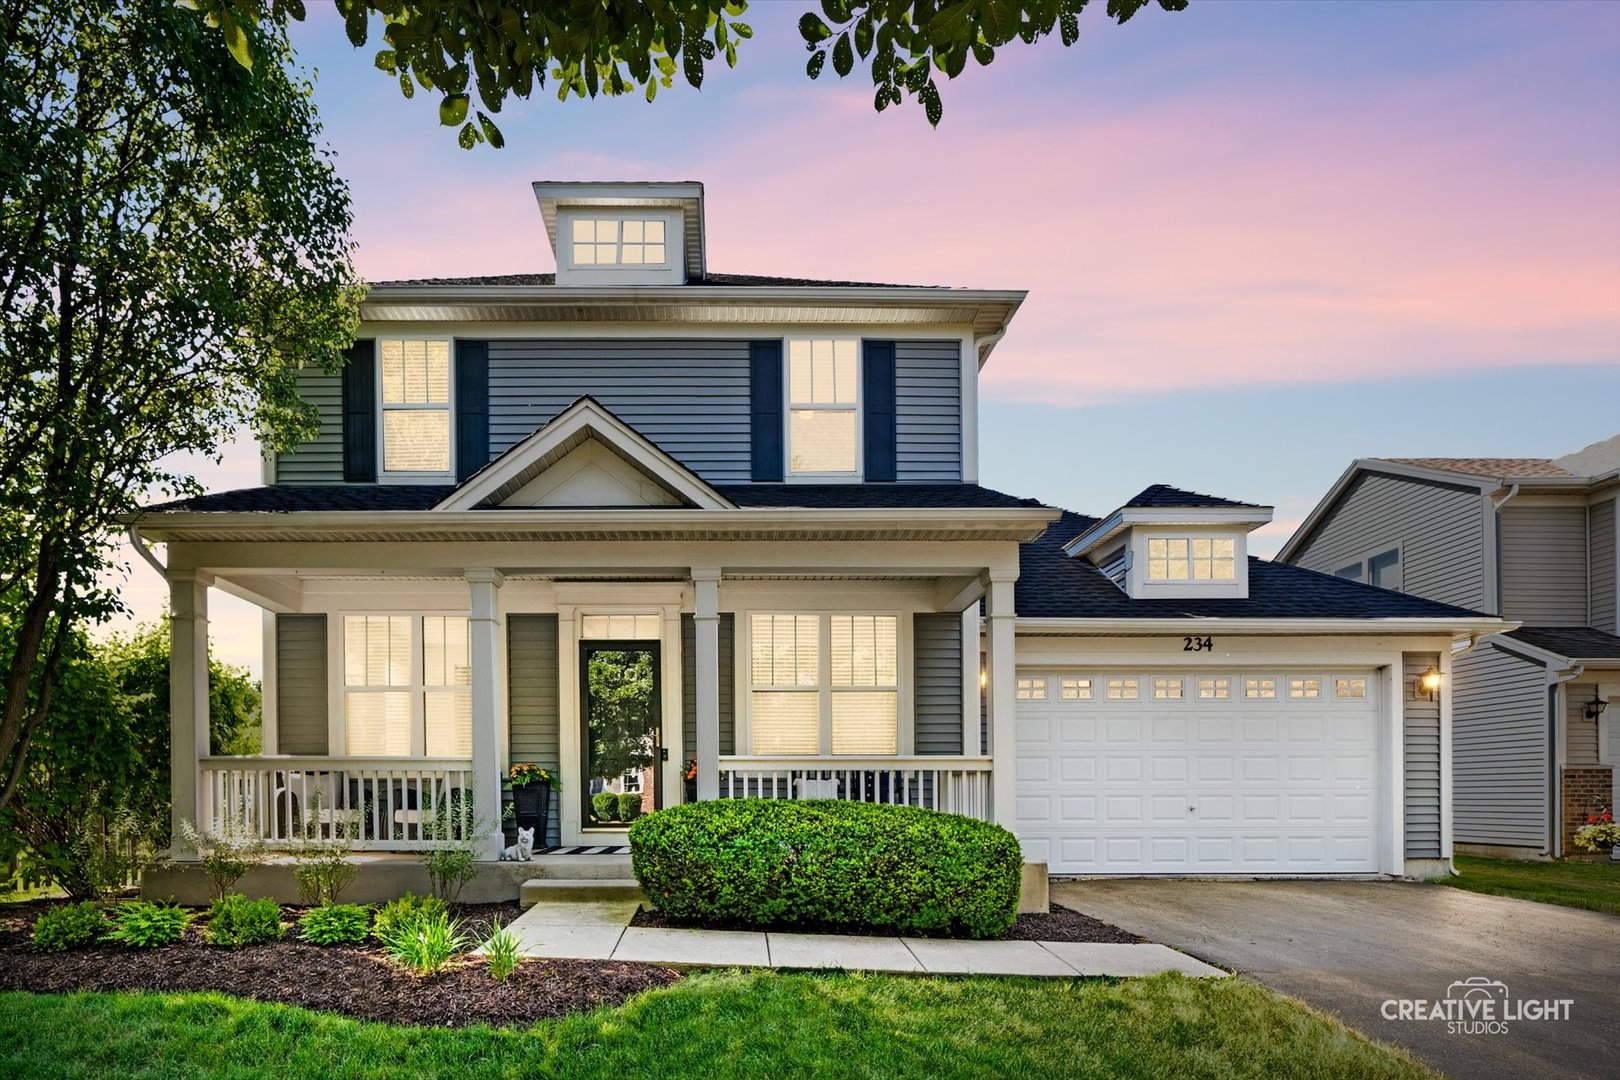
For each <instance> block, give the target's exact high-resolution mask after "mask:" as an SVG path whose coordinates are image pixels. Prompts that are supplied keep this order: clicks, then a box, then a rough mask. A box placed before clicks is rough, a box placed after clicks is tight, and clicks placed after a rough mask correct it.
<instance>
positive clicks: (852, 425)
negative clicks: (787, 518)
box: [787, 337, 861, 478]
mask: <svg viewBox="0 0 1620 1080" xmlns="http://www.w3.org/2000/svg"><path fill="white" fill-rule="evenodd" d="M787 345H788V347H787V366H788V372H787V374H788V378H787V393H788V402H787V405H788V424H787V429H788V430H787V439H788V472H789V473H790V474H792V475H793V476H795V477H825V478H849V477H858V476H859V475H860V471H861V461H860V457H861V444H860V422H859V421H860V415H859V414H860V383H861V374H860V354H861V343H860V341H859V340H858V339H856V338H831V337H825V338H823V337H818V338H792V339H789V341H788V343H787Z"/></svg>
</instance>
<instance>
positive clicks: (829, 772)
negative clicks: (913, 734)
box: [720, 755, 991, 821]
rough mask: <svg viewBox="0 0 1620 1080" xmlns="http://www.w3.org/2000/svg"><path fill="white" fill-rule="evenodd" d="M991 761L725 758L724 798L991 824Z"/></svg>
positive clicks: (935, 757) (722, 764) (722, 775)
mask: <svg viewBox="0 0 1620 1080" xmlns="http://www.w3.org/2000/svg"><path fill="white" fill-rule="evenodd" d="M990 760H991V759H990V758H987V757H943V756H938V755H926V756H923V757H906V758H902V757H875V758H845V757H839V758H766V757H721V758H720V797H721V798H722V799H843V800H845V801H848V802H869V803H890V804H893V805H896V806H921V807H924V808H925V809H928V810H941V811H944V812H945V813H948V814H962V815H965V816H967V817H973V818H979V819H980V820H982V821H988V820H990Z"/></svg>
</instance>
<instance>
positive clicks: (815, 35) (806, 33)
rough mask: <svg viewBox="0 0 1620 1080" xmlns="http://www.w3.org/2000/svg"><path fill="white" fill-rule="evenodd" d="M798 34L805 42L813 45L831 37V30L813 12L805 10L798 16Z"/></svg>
mask: <svg viewBox="0 0 1620 1080" xmlns="http://www.w3.org/2000/svg"><path fill="white" fill-rule="evenodd" d="M799 34H800V36H801V37H803V38H804V40H805V44H807V45H815V44H817V43H818V42H822V41H826V40H827V39H828V38H830V37H832V30H831V29H830V28H829V27H828V26H827V24H826V23H824V22H822V21H821V19H820V18H818V17H817V16H816V15H815V13H814V12H809V11H807V12H805V13H804V14H803V15H801V16H799Z"/></svg>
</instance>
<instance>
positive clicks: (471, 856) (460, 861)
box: [422, 798, 493, 904]
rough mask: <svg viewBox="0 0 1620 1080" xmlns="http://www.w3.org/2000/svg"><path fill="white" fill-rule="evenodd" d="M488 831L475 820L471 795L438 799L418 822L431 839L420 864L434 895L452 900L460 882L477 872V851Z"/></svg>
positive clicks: (458, 889) (449, 901)
mask: <svg viewBox="0 0 1620 1080" xmlns="http://www.w3.org/2000/svg"><path fill="white" fill-rule="evenodd" d="M492 831H493V829H492V827H491V826H488V825H486V824H484V823H482V822H480V821H479V820H478V817H477V815H476V814H475V813H474V812H473V804H472V799H471V798H458V799H451V800H449V801H448V802H447V803H440V804H439V806H438V807H437V809H435V811H434V813H433V816H432V817H431V818H430V819H428V820H427V821H424V822H423V823H422V832H423V834H424V835H425V836H426V837H427V839H428V840H430V841H432V843H433V847H431V848H430V849H429V850H428V852H427V854H425V855H423V856H422V866H423V868H424V869H426V870H427V875H428V881H429V882H430V883H432V887H433V895H434V896H437V897H438V898H439V899H441V900H443V901H444V902H445V903H447V904H453V903H455V902H456V898H457V897H458V896H460V895H461V888H462V886H463V885H465V884H467V882H469V881H471V880H472V879H473V878H475V877H477V876H478V852H479V849H480V848H482V847H483V845H484V841H485V840H487V839H488V838H489V835H490V833H491V832H492Z"/></svg>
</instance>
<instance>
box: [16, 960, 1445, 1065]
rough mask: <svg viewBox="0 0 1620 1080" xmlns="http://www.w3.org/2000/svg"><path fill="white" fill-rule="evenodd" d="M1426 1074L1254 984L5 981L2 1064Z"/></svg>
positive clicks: (824, 979) (728, 978) (755, 977)
mask: <svg viewBox="0 0 1620 1080" xmlns="http://www.w3.org/2000/svg"><path fill="white" fill-rule="evenodd" d="M260 1075H274V1076H276V1077H303V1076H310V1077H328V1076H331V1077H369V1076H416V1075H443V1076H454V1077H456V1078H457V1080H461V1078H471V1077H485V1076H490V1077H493V1076H537V1075H544V1076H559V1075H566V1076H569V1077H604V1078H612V1080H624V1078H626V1077H634V1076H669V1077H676V1076H696V1077H703V1078H706V1080H712V1078H717V1077H727V1076H745V1077H770V1078H788V1077H800V1076H805V1077H808V1076H815V1077H823V1076H830V1077H844V1076H850V1077H856V1076H859V1077H908V1076H928V1077H951V1076H997V1077H1002V1076H1077V1075H1085V1076H1120V1077H1167V1076H1175V1077H1190V1076H1197V1077H1300V1078H1305V1077H1313V1078H1314V1077H1334V1076H1342V1077H1428V1076H1430V1075H1431V1074H1430V1073H1429V1072H1427V1071H1426V1070H1425V1069H1424V1068H1423V1067H1422V1066H1421V1065H1419V1064H1417V1063H1416V1062H1414V1061H1413V1060H1412V1059H1411V1058H1409V1057H1406V1056H1405V1055H1402V1054H1399V1053H1397V1052H1395V1051H1391V1050H1387V1049H1384V1048H1382V1047H1379V1046H1377V1045H1375V1044H1373V1043H1370V1042H1368V1041H1366V1040H1365V1039H1363V1038H1361V1037H1360V1036H1359V1035H1356V1034H1354V1033H1353V1032H1351V1031H1350V1030H1348V1029H1347V1028H1345V1027H1343V1026H1342V1025H1340V1024H1338V1023H1337V1022H1335V1021H1334V1020H1332V1019H1330V1018H1328V1017H1326V1016H1324V1015H1322V1014H1320V1013H1316V1012H1314V1011H1311V1010H1309V1009H1306V1008H1305V1007H1303V1006H1300V1005H1297V1004H1295V1003H1293V1002H1291V1001H1288V1000H1285V999H1283V998H1280V997H1277V996H1276V995H1274V994H1272V993H1270V992H1269V991H1267V990H1264V989H1262V988H1261V987H1259V986H1256V985H1254V984H1252V983H1248V982H1244V981H1242V980H1239V979H1221V980H1213V981H1207V982H1198V981H1193V980H1188V979H1183V978H1181V977H1179V976H1160V977H1158V978H1154V979H1144V980H1136V981H1125V982H1113V981H1104V980H1076V981H1073V982H1061V981H1051V980H1033V979H1023V980H1021V979H987V978H965V979H942V978H908V977H903V976H879V975H865V976H862V975H834V974H826V975H806V974H799V975H783V974H774V973H752V974H740V973H737V972H713V973H707V974H698V975H693V976H691V977H689V978H687V979H685V980H683V981H681V982H680V983H678V984H677V985H675V986H673V987H671V988H669V989H666V990H657V991H654V992H652V993H648V994H645V995H643V996H641V997H639V998H636V999H634V1000H632V1001H631V1002H629V1003H627V1004H626V1005H624V1006H622V1007H619V1008H614V1009H598V1010H597V1011H595V1012H591V1013H586V1014H582V1015H578V1016H574V1017H571V1018H569V1019H567V1020H563V1021H559V1022H556V1023H549V1024H541V1025H538V1026H536V1027H534V1028H530V1029H528V1030H522V1031H514V1030H495V1029H490V1028H483V1027H479V1028H469V1029H466V1030H461V1031H447V1030H437V1029H426V1028H407V1027H392V1026H389V1025H384V1024H367V1023H360V1022H358V1021H354V1020H348V1019H344V1018H341V1017H336V1016H330V1015H325V1014H321V1013H314V1012H308V1011H305V1010H303V1009H296V1008H289V1007H286V1006H279V1005H262V1004H257V1003H254V1002H249V1001H244V1000H241V999H237V998H231V997H225V996H223V995H219V994H73V995H36V994H27V993H6V994H0V1076H28V1077H79V1076H118V1077H165V1078H167V1077H181V1076H242V1077H246V1076H260Z"/></svg>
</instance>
